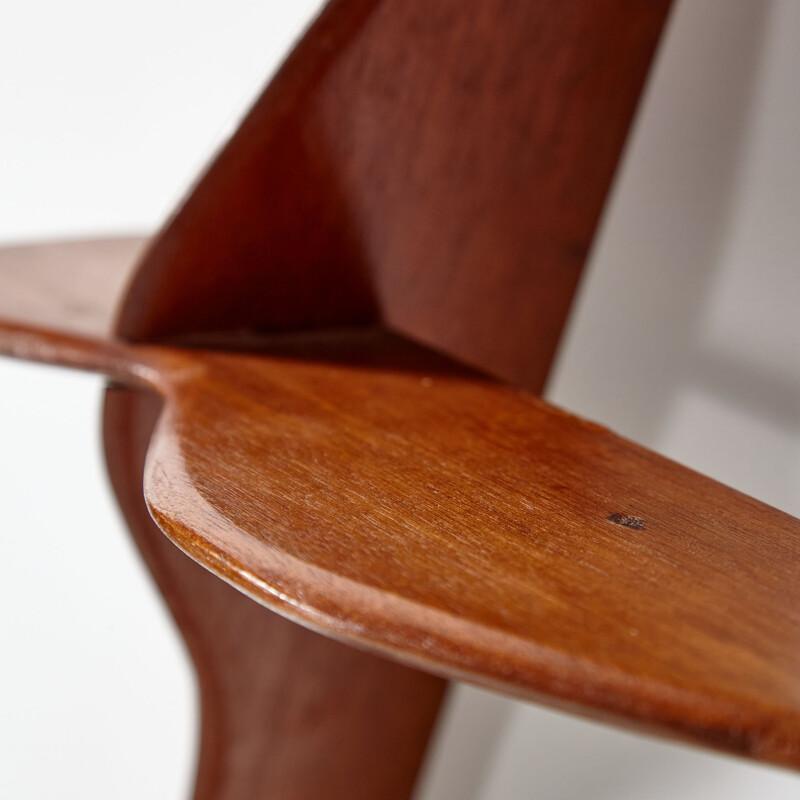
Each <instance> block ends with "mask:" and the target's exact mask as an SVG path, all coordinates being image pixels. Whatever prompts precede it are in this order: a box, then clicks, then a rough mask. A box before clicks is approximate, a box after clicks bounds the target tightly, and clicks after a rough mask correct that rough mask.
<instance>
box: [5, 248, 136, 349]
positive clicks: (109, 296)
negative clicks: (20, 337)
mask: <svg viewBox="0 0 800 800" xmlns="http://www.w3.org/2000/svg"><path fill="white" fill-rule="evenodd" d="M145 244H146V240H145V239H143V238H134V237H131V238H125V239H123V238H119V239H93V240H91V241H73V242H70V241H67V242H64V241H59V242H50V243H47V244H37V245H17V246H15V247H4V248H0V319H3V320H6V321H9V320H17V321H18V322H20V323H24V324H28V325H38V326H41V327H47V328H53V329H56V330H61V331H70V332H73V333H80V334H85V335H89V336H106V335H108V334H109V333H110V331H111V328H112V318H113V315H114V310H115V308H117V306H118V304H119V301H120V299H121V298H122V295H123V292H124V289H125V286H126V284H127V283H128V282H129V281H130V279H131V277H132V274H133V271H134V267H135V265H136V260H137V258H138V257H139V255H140V254H141V253H142V251H143V249H144V246H145Z"/></svg>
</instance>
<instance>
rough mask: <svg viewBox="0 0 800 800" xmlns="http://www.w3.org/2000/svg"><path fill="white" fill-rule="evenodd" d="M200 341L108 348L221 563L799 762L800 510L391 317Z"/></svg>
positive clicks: (218, 566)
mask: <svg viewBox="0 0 800 800" xmlns="http://www.w3.org/2000/svg"><path fill="white" fill-rule="evenodd" d="M20 337H23V338H25V337H27V338H31V337H40V338H45V339H48V340H50V345H49V346H48V347H49V349H47V352H49V353H53V352H55V351H56V350H57V347H58V341H57V340H56V338H57V337H55V335H54V334H52V333H50V332H38V333H37V332H36V331H34V330H31V331H27V332H20V330H19V328H8V327H0V348H2V350H4V351H9V350H12V349H13V347H12V346H10V345H9V341H10V340H13V339H19V338H20ZM67 341H68V343H69V344H70V346H69V348H68V350H67V352H68V354H69V358H70V359H72V360H73V361H74V360H75V355H74V354H75V353H76V352H77V351H76V349H75V348H74V347H73V346H72V341H73V340H67ZM184 344H185V345H188V344H192V345H193V346H192V347H186V346H184V347H182V348H176V347H173V348H169V347H158V346H138V347H137V346H126V347H123V349H122V350H120V349H119V348H120V345H112V347H113V350H112V351H109V353H108V354H107V355H106V358H120V359H121V360H120V361H119V363H118V365H117V367H116V374H117V376H118V377H120V376H124V375H125V374H128V375H130V376H131V377H132V378H133V379H134V380H136V381H138V382H141V381H144V382H146V383H148V384H150V385H151V386H152V387H154V388H156V389H157V390H158V391H159V392H160V393H161V395H162V396H163V397H164V399H165V404H166V405H165V411H164V413H163V414H162V416H161V419H160V421H159V424H158V426H157V428H156V432H155V434H154V438H153V440H152V443H151V446H150V451H149V454H148V458H147V465H146V470H145V494H146V497H147V501H148V503H149V505H150V509H151V512H152V513H153V515H154V517H155V519H156V520H157V522H158V524H159V526H160V527H161V528H162V529H163V530H164V531H165V532H166V533H167V534H168V535H169V536H170V537H171V538H172V539H173V541H175V542H176V543H177V544H178V545H179V546H180V547H181V548H183V549H184V550H185V551H187V552H188V553H190V554H191V555H192V557H193V558H194V559H196V560H197V561H199V562H200V563H202V564H204V565H205V566H206V567H208V568H209V569H210V570H211V571H213V572H215V573H216V574H218V575H219V576H220V577H222V578H224V579H225V580H226V581H228V582H230V583H232V584H233V585H235V586H237V587H238V588H239V589H241V590H242V591H244V592H246V593H247V594H249V595H250V596H251V597H253V598H255V599H257V600H258V601H259V602H261V603H263V604H264V605H266V606H268V607H269V608H272V609H274V610H276V611H278V612H280V613H281V614H283V615H285V616H287V617H289V618H291V619H293V620H295V621H297V622H300V623H301V624H303V625H306V626H308V627H310V628H313V629H314V630H317V631H321V632H324V633H326V634H328V635H331V636H333V637H336V638H338V639H340V640H342V641H346V642H349V643H352V644H355V645H358V646H360V647H365V648H369V649H372V650H375V651H376V652H379V653H384V654H388V655H391V656H392V657H395V658H397V659H399V660H401V661H405V662H407V663H410V664H412V665H415V666H418V667H421V668H424V669H426V670H430V671H433V672H436V673H438V674H440V675H444V676H447V677H452V678H461V679H467V680H471V681H474V682H476V683H479V684H482V685H486V686H489V687H492V688H495V689H498V690H500V691H504V692H507V693H510V694H513V695H515V696H519V697H526V698H530V699H536V700H544V701H545V702H551V703H555V704H557V705H564V706H566V707H570V708H573V709H576V710H579V711H581V712H583V713H588V714H592V715H599V716H602V717H608V718H614V719H618V720H622V721H626V722H628V723H630V724H636V725H641V726H644V727H646V728H649V729H652V730H659V731H661V732H662V733H666V734H668V735H673V736H677V737H681V738H684V739H689V740H692V741H696V742H698V743H702V744H706V745H710V746H713V747H717V748H721V749H724V750H728V751H731V752H736V753H740V754H745V755H750V756H753V757H756V758H760V759H764V760H767V761H772V762H775V763H781V764H789V765H794V766H797V765H800V739H799V737H800V727H799V726H798V713H797V712H798V708H797V696H798V689H800V684H798V675H800V651H798V648H797V641H798V635H800V596H798V595H800V587H798V584H797V581H796V573H797V564H798V560H799V559H800V522H799V521H798V520H795V519H793V518H791V517H789V516H787V515H785V514H783V513H781V512H779V511H777V510H775V509H772V508H770V507H768V506H766V505H764V504H762V503H759V502H758V501H756V500H753V499H751V498H748V497H746V496H744V495H741V494H739V493H738V492H735V491H733V490H731V489H728V488H726V487H724V486H722V485H720V484H718V483H716V482H714V481H712V480H710V479H708V478H705V477H703V476H701V475H698V474H697V473H694V472H692V471H691V470H688V469H686V468H684V467H681V466H679V465H678V464H675V463H673V462H670V461H668V460H667V459H664V458H661V457H659V456H657V455H655V454H653V453H650V452H648V451H646V450H644V449H642V448H640V447H638V446H636V445H634V444H632V443H630V442H626V441H624V440H622V439H620V438H619V437H616V436H615V435H613V434H612V433H610V432H609V431H607V430H605V429H603V428H601V427H599V426H597V425H594V424H592V423H588V422H585V421H583V420H580V419H578V418H575V417H573V416H570V415H568V414H566V413H564V412H562V411H559V410H557V409H554V408H552V407H550V406H548V405H547V404H545V403H543V402H542V401H540V400H537V399H536V398H534V397H532V396H531V395H528V394H526V393H524V392H522V391H520V390H517V389H513V388H510V387H507V386H504V385H502V384H499V383H496V382H494V381H492V380H489V379H486V378H483V377H481V376H479V375H477V374H475V373H472V372H470V371H468V370H466V369H465V368H463V367H461V366H459V365H457V364H455V363H453V362H452V361H450V360H448V359H446V358H444V357H442V356H439V355H437V354H434V353H432V352H431V351H429V350H426V349H424V348H421V347H419V346H418V345H414V344H412V343H409V342H408V341H405V340H402V339H400V338H399V337H397V336H396V335H393V334H389V333H386V332H383V331H379V330H378V331H373V330H357V331H352V332H348V331H336V332H332V333H329V334H324V335H323V334H302V335H294V336H275V337H270V338H263V339H258V340H253V339H251V338H246V339H244V340H243V341H239V342H237V341H236V340H235V339H229V340H227V341H225V342H224V343H220V344H224V346H225V350H219V349H217V350H214V349H209V348H208V347H207V346H201V343H200V342H193V343H189V342H186V343H184ZM84 346H85V348H86V349H87V350H88V349H90V348H91V347H95V348H97V349H98V350H102V349H103V348H105V347H107V346H108V345H106V344H104V343H102V342H99V341H91V340H87V341H86V342H85V343H84ZM120 353H122V355H120ZM101 362H102V359H100V358H96V359H95V361H94V362H93V363H94V365H95V366H96V365H97V364H100V363H101ZM90 365H91V364H90Z"/></svg>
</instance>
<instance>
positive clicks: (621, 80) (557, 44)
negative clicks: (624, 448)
mask: <svg viewBox="0 0 800 800" xmlns="http://www.w3.org/2000/svg"><path fill="white" fill-rule="evenodd" d="M668 5H669V3H668V2H667V0H591V2H588V1H586V0H572V1H571V2H562V3H554V2H550V0H528V1H527V2H516V3H512V2H508V1H507V0H438V1H437V2H436V3H423V2H409V0H383V1H382V2H374V1H373V2H365V1H364V0H361V1H360V2H354V1H352V0H350V1H347V0H340V1H339V2H334V3H331V4H330V6H329V7H328V8H327V9H326V11H325V12H324V13H323V15H322V17H321V18H320V20H319V21H318V22H317V24H316V25H315V27H314V28H312V30H311V31H310V32H309V34H308V35H307V36H306V38H305V39H304V40H303V41H302V42H301V44H300V45H299V47H298V48H297V49H296V50H295V52H294V53H293V54H292V56H291V57H290V58H289V60H288V61H287V63H286V65H285V66H284V68H283V69H282V70H281V72H280V73H279V74H278V76H277V77H276V78H275V79H274V80H273V82H272V83H271V85H270V86H269V87H268V89H267V90H266V92H265V93H264V95H263V96H262V98H261V99H260V100H259V101H258V102H257V104H256V105H255V107H254V108H253V110H252V112H251V113H250V115H249V117H248V118H247V119H246V121H245V122H244V124H243V125H242V127H241V129H240V130H239V132H238V133H237V134H236V135H235V136H234V138H233V139H232V140H231V142H230V144H229V145H228V146H227V148H226V149H225V150H224V151H223V152H222V153H221V154H220V156H219V158H218V159H217V160H216V162H215V163H214V164H213V165H212V167H211V168H210V170H209V171H208V172H207V174H206V175H205V176H204V178H203V179H202V181H201V182H200V183H199V184H198V185H197V186H196V187H195V189H194V191H193V192H192V195H191V196H190V197H189V199H188V200H187V202H186V203H185V205H184V207H183V208H182V209H181V211H180V212H179V213H178V214H177V216H176V217H175V218H174V219H173V220H172V222H171V224H170V225H168V226H167V227H166V229H165V230H164V232H163V233H162V234H161V236H160V237H159V239H158V240H157V242H156V244H155V245H154V247H153V248H152V249H151V250H150V252H149V253H148V255H147V257H146V259H145V261H144V263H143V265H142V269H141V270H140V272H139V273H138V275H137V280H136V283H135V284H134V286H133V290H132V292H131V294H130V295H129V298H128V303H127V304H126V308H125V310H124V312H123V314H122V317H121V322H120V332H121V334H122V335H123V336H124V337H127V338H133V339H138V340H144V339H149V340H152V339H154V338H161V337H165V336H171V335H173V334H184V333H187V332H195V331H208V330H215V329H222V330H228V329H231V328H234V329H241V328H251V329H262V330H264V329H269V330H276V329H284V330H285V329H288V328H309V327H319V326H324V325H338V324H343V323H346V324H354V323H358V322H364V321H367V320H373V319H377V318H383V319H384V320H387V321H388V322H389V323H390V324H391V325H392V326H394V327H395V328H396V329H397V330H399V331H401V332H403V333H406V334H408V335H410V336H412V337H414V338H417V339H421V340H422V341H424V342H427V343H428V344H431V345H434V346H436V347H438V348H441V349H443V350H445V351H446V352H447V353H449V354H451V355H453V356H456V357H458V358H460V359H462V360H465V361H467V362H469V363H472V364H475V365H477V366H480V367H481V368H482V369H484V370H487V371H488V372H490V373H492V374H495V375H499V376H502V377H504V378H505V379H508V380H511V381H513V382H515V383H518V384H520V385H524V386H526V387H527V388H530V389H532V390H534V391H539V390H540V389H541V387H542V385H543V382H544V378H545V376H546V374H547V370H548V368H549V364H550V360H551V358H552V354H553V352H554V349H555V346H556V344H557V341H558V337H559V335H560V331H561V327H562V324H563V321H564V319H565V316H566V313H567V311H568V308H569V305H570V302H571V298H572V294H573V291H574V289H575V286H576V284H577V280H578V277H579V275H580V271H581V268H582V266H583V263H584V260H585V257H586V253H587V250H588V248H589V246H590V244H591V240H592V235H593V232H594V229H595V226H596V223H597V220H598V218H599V216H600V212H601V209H602V207H603V203H604V202H605V197H606V193H607V191H608V187H609V185H610V182H611V178H612V175H613V172H614V168H615V165H616V163H617V160H618V157H619V154H620V151H621V149H622V146H623V142H624V140H625V136H626V133H627V130H628V126H629V123H630V120H631V116H632V114H633V111H634V108H635V105H636V102H637V100H638V97H639V92H640V90H641V87H642V83H643V81H644V77H645V74H646V71H647V67H648V64H649V61H650V58H651V54H652V52H653V49H654V47H655V44H656V42H657V40H658V36H659V32H660V30H661V27H662V24H663V21H664V17H665V13H666V9H667V7H668Z"/></svg>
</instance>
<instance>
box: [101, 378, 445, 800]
mask: <svg viewBox="0 0 800 800" xmlns="http://www.w3.org/2000/svg"><path fill="white" fill-rule="evenodd" d="M159 406H160V402H159V400H158V398H157V397H156V396H155V395H153V394H151V393H149V392H145V391H141V390H140V391H130V390H128V389H124V388H121V387H118V388H112V389H109V390H108V393H107V397H106V411H105V441H106V448H107V460H108V464H109V468H110V471H111V479H112V481H113V485H114V489H115V491H116V493H117V497H118V498H119V501H120V504H121V507H122V509H123V512H124V514H125V518H126V520H127V522H128V525H129V526H130V529H131V531H132V532H133V535H134V537H135V539H136V542H137V544H138V545H139V548H140V550H141V552H142V554H143V556H144V558H145V560H146V562H147V565H148V567H149V568H150V571H151V572H152V574H153V576H154V577H155V579H156V582H157V584H158V586H159V589H160V590H161V592H162V594H163V595H164V598H165V599H166V601H167V603H168V605H169V607H170V610H171V611H172V613H173V615H174V617H175V619H176V621H177V623H178V625H179V626H180V630H181V633H182V634H183V637H184V639H185V640H186V643H187V645H188V647H189V650H190V653H191V656H192V660H193V661H194V664H195V667H196V669H197V675H198V679H199V685H200V692H201V710H202V726H201V741H200V750H199V753H198V772H197V778H196V786H195V793H194V795H193V796H194V798H195V800H212V799H213V800H233V799H234V798H236V799H237V800H239V799H241V800H244V799H245V798H257V797H279V798H282V799H283V798H286V800H295V799H296V800H300V799H301V798H303V799H305V798H312V797H319V796H320V791H321V789H320V787H324V792H323V795H324V797H326V798H327V797H330V798H337V800H338V799H341V800H350V798H353V797H364V798H372V797H374V798H384V797H386V798H405V797H408V796H409V795H410V793H411V790H412V788H413V785H414V779H415V776H416V773H417V770H418V768H419V764H420V761H421V760H422V758H423V756H424V753H425V747H426V744H427V740H428V736H429V733H430V730H431V727H432V725H433V722H434V719H435V716H436V711H437V709H438V706H439V702H440V700H441V694H442V691H443V688H444V683H443V682H442V681H441V680H440V679H438V678H434V677H433V676H430V675H428V674H426V673H423V672H419V671H417V670H413V669H409V668H407V667H403V666H400V665H399V664H396V663H393V662H391V661H388V660H386V659H383V658H378V657H375V656H370V655H367V654H365V653H363V652H361V651H360V650H356V649H353V648H352V647H348V646H346V645H343V644H339V643H338V642H335V641H333V640H331V639H327V638H324V637H322V636H319V635H317V634H315V633H312V632H310V631H308V630H305V629H303V628H300V627H299V626H297V625H295V624H294V623H292V622H289V621H288V620H286V619H283V618H282V617H279V616H278V615H276V614H272V613H270V612H269V611H267V610H266V609H264V608H263V607H262V606H260V605H257V604H256V603H254V602H253V601H252V600H250V599H249V598H248V597H246V596H245V595H244V594H242V593H240V592H238V591H236V590H235V589H233V588H231V587H230V586H228V585H227V584H225V583H223V582H222V581H220V580H219V579H218V578H217V577H216V576H215V575H213V574H212V573H210V572H208V571H207V570H205V569H203V568H202V567H201V566H199V565H198V564H195V563H194V562H193V561H192V560H191V559H189V558H187V557H186V556H185V555H184V554H183V553H182V552H181V551H180V550H178V549H177V548H176V547H174V545H173V544H172V543H171V542H170V541H169V540H168V539H167V538H166V537H165V536H164V535H163V534H162V532H161V531H160V530H159V529H158V528H157V527H156V526H155V524H154V523H153V521H152V519H151V518H150V515H149V514H148V512H147V509H146V507H145V505H144V503H143V502H142V490H141V482H142V472H143V468H144V457H145V453H146V451H147V446H148V443H149V441H150V434H151V431H152V427H153V425H154V423H155V420H156V417H157V414H158V409H159Z"/></svg>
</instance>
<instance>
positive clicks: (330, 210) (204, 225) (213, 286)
mask: <svg viewBox="0 0 800 800" xmlns="http://www.w3.org/2000/svg"><path fill="white" fill-rule="evenodd" d="M667 6H668V2H667V0H646V1H645V0H600V1H599V2H595V3H585V2H578V3H573V2H570V3H566V4H553V3H548V2H542V0H537V1H536V2H530V3H524V4H508V3H503V2H496V0H490V2H489V3H488V4H487V3H486V2H484V0H481V2H477V0H468V2H466V3H464V2H455V0H441V1H440V2H437V3H436V4H430V3H422V2H409V0H403V1H402V2H398V0H336V1H335V2H332V3H330V4H329V5H328V7H327V8H326V9H325V10H324V11H323V13H322V15H321V17H320V18H319V20H318V21H317V22H316V23H315V24H314V26H312V28H311V30H310V31H309V32H308V33H307V34H306V36H305V37H304V38H303V40H302V41H301V42H300V44H299V45H298V46H297V47H296V49H295V50H294V52H293V53H292V54H291V55H290V57H289V59H288V60H287V62H286V64H285V66H284V67H283V68H282V70H281V71H280V72H279V74H278V75H277V76H276V77H275V79H274V80H273V81H272V82H271V84H270V86H269V87H268V88H267V90H266V91H265V93H264V95H263V96H262V98H261V99H260V100H259V101H258V102H257V103H256V105H255V107H254V108H253V110H252V112H251V113H250V115H249V116H248V118H247V119H246V120H245V121H244V123H243V125H242V126H241V128H240V130H239V131H238V132H237V133H236V134H235V136H234V137H233V139H232V140H231V142H230V143H229V144H228V146H227V147H226V148H224V150H223V151H222V152H221V154H220V155H219V157H218V158H217V159H216V160H215V162H214V163H213V164H212V165H211V167H210V168H209V169H208V171H207V172H206V174H205V176H204V177H203V178H202V179H201V180H200V182H199V183H198V184H197V186H195V187H194V189H193V190H192V193H191V195H190V197H189V198H188V199H187V201H186V203H185V204H184V206H183V208H182V209H181V210H179V212H178V213H177V214H176V215H175V217H174V218H173V219H172V220H171V221H170V222H169V223H168V224H167V226H166V227H165V228H164V230H163V231H162V233H161V234H160V235H159V236H158V237H157V240H156V243H155V244H154V246H153V247H152V248H151V250H150V251H149V252H148V253H147V254H146V256H145V259H144V261H143V263H142V264H141V266H140V268H139V270H138V271H137V274H136V278H135V281H134V283H133V285H132V287H131V289H130V291H129V292H128V293H127V295H126V298H125V301H124V304H123V305H122V308H121V312H120V316H119V325H118V328H117V332H118V333H119V335H120V336H121V337H122V338H125V339H133V340H136V341H140V342H146V341H154V340H159V339H160V340H163V339H165V338H173V337H175V336H184V335H186V334H195V333H207V332H217V333H219V332H223V333H224V332H228V331H241V330H248V329H249V330H255V331H276V330H291V329H298V328H318V327H321V326H331V325H335V326H341V325H347V326H352V325H363V324H365V323H375V322H377V321H379V320H383V321H384V322H388V323H389V324H390V325H392V326H394V327H395V328H396V329H397V330H399V331H402V332H404V333H406V334H409V335H410V336H412V337H413V338H416V339H421V340H424V341H426V342H428V343H429V344H432V345H434V346H436V347H437V348H439V349H443V350H445V351H446V352H448V353H450V354H451V355H453V356H456V357H458V358H459V359H461V360H464V361H467V362H469V363H472V364H475V365H478V366H480V367H482V368H483V369H485V370H488V371H490V372H491V373H493V374H495V375H499V376H502V377H504V378H507V379H511V380H515V381H517V382H518V383H520V384H522V385H525V386H527V387H528V388H530V389H532V390H536V391H538V390H541V388H542V386H543V384H544V381H545V378H546V375H547V373H548V370H549V368H550V363H551V361H552V357H553V353H554V351H555V347H556V344H557V342H558V338H559V336H560V333H561V328H562V326H563V323H564V320H565V317H566V313H567V310H568V308H569V307H570V304H571V301H572V297H573V294H574V291H575V288H576V285H577V281H578V277H579V275H580V271H581V269H582V267H583V264H584V261H585V257H586V253H587V251H588V249H589V246H590V243H591V239H592V236H593V232H594V229H595V226H596V223H597V220H598V218H599V216H600V213H601V210H602V207H603V204H604V202H605V198H606V194H607V191H608V188H609V185H610V182H611V178H612V175H613V171H614V168H615V165H616V163H617V160H618V158H619V155H620V152H621V149H622V146H623V143H624V140H625V137H626V134H627V131H628V127H629V124H630V121H631V118H632V115H633V111H634V109H635V107H636V104H637V101H638V97H639V93H640V90H641V87H642V85H643V83H644V79H645V76H646V73H647V69H648V66H649V62H650V58H651V55H652V52H653V50H654V48H655V45H656V42H657V40H658V37H659V34H660V31H661V28H662V25H663V22H664V17H665V14H666V9H667ZM114 402H117V400H116V398H113V399H110V400H109V403H114ZM109 413H111V412H110V411H109ZM111 450H112V451H113V448H111ZM111 457H112V458H113V455H112V456H111ZM112 470H113V467H112ZM131 480H132V481H133V482H134V485H135V480H134V479H133V478H131ZM234 627H236V626H235V624H234ZM365 668H366V667H365ZM296 670H297V666H296V664H295V663H293V661H292V660H291V659H285V660H284V661H283V675H284V679H283V680H284V690H285V691H287V692H291V691H293V689H292V685H293V673H294V672H295V671H296ZM301 671H302V670H301ZM354 679H355V678H354ZM400 690H401V685H400V684H398V685H397V686H394V685H393V684H390V683H385V685H384V691H385V693H386V694H387V695H390V694H392V693H393V692H396V691H400ZM240 691H242V692H243V694H244V693H246V691H248V690H247V689H242V687H241V686H240ZM338 691H339V688H338V686H337V685H336V684H335V683H334V682H331V684H330V685H329V692H330V694H331V697H332V699H334V700H335V698H334V696H335V694H336V692H338ZM429 696H431V695H425V694H424V693H423V694H420V695H419V696H417V695H414V694H411V695H409V696H408V698H407V701H408V702H409V703H413V704H414V705H415V708H416V712H415V713H417V714H418V715H419V716H420V717H424V716H425V713H427V712H426V710H425V708H424V705H425V704H426V703H428V702H429V700H427V699H426V697H429ZM433 703H434V705H433V706H431V707H432V708H434V707H435V705H437V704H438V700H434V701H433ZM430 719H431V720H432V719H433V717H432V715H430ZM431 724H432V722H431ZM363 729H364V730H365V731H369V730H370V729H371V723H370V722H369V721H368V720H365V722H364V728H363ZM416 735H417V738H418V739H419V741H425V740H426V739H427V735H428V732H427V731H422V732H419V733H418V734H416ZM329 746H330V747H331V748H333V749H336V748H340V747H341V748H344V749H347V748H348V746H349V745H348V744H347V742H346V741H344V740H342V739H341V738H339V739H338V740H334V739H333V738H332V739H331V740H329ZM297 747H298V752H302V744H300V743H298V744H297ZM408 747H409V748H411V749H412V750H413V749H414V745H413V743H411V742H410V743H409V744H408ZM317 774H318V775H319V781H318V788H317V790H316V791H310V792H309V796H318V795H319V794H320V793H325V791H326V781H325V779H324V776H323V775H322V773H321V772H318V773H317ZM272 791H273V792H276V793H277V794H278V795H281V789H280V787H274V786H273V787H272ZM354 794H355V795H357V794H358V792H355V791H354ZM380 796H382V797H385V796H386V794H381V795H380Z"/></svg>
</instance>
